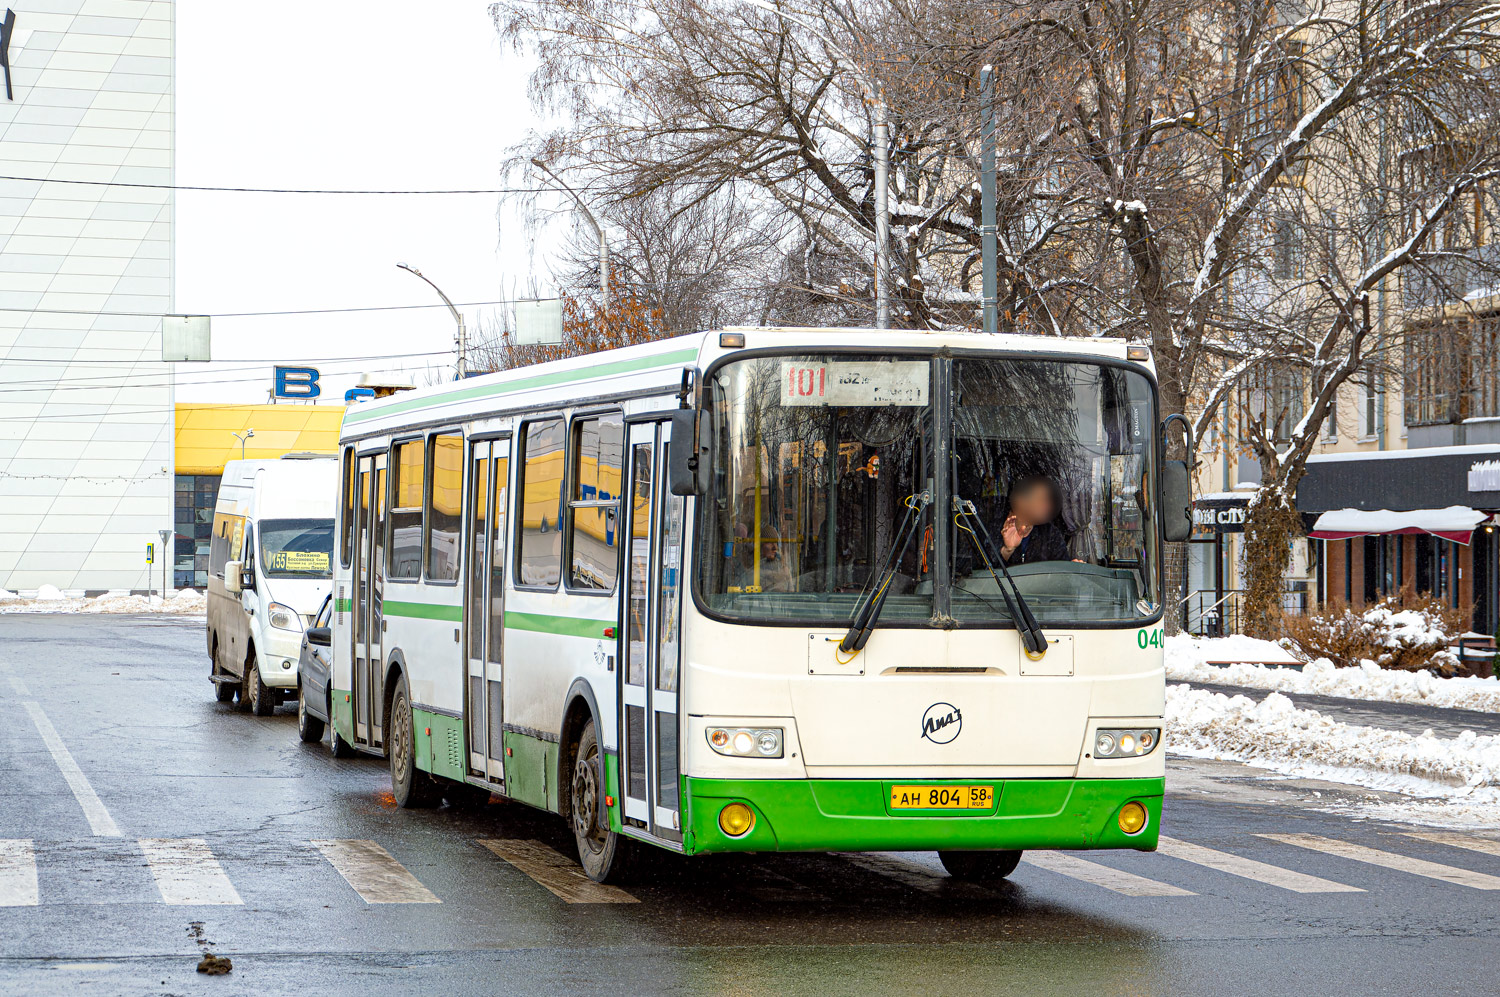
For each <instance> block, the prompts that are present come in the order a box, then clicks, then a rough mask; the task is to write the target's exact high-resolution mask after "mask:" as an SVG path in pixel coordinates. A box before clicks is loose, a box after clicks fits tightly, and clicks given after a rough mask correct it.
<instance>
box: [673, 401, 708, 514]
mask: <svg viewBox="0 0 1500 997" xmlns="http://www.w3.org/2000/svg"><path fill="white" fill-rule="evenodd" d="M695 444H696V445H695ZM708 463H709V462H708V420H707V419H704V420H702V421H701V422H700V420H699V419H698V413H697V411H696V410H694V409H678V410H677V411H676V412H673V413H672V442H671V445H670V446H668V447H667V486H668V487H669V488H670V489H671V490H672V494H673V495H702V494H703V493H704V492H706V491H707V490H708Z"/></svg>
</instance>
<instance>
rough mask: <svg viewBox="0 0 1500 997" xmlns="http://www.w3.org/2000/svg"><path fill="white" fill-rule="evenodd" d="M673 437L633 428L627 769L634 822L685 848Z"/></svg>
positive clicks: (624, 737)
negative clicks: (669, 468)
mask: <svg viewBox="0 0 1500 997" xmlns="http://www.w3.org/2000/svg"><path fill="white" fill-rule="evenodd" d="M669 431H670V430H669V427H668V426H667V425H666V424H665V423H645V424H637V425H633V426H631V427H630V471H629V474H630V489H629V491H628V492H627V496H628V505H627V507H626V509H625V518H626V526H625V530H626V532H625V537H626V548H625V558H626V560H625V565H626V580H625V586H624V593H623V598H622V603H621V608H622V614H623V618H622V619H621V621H620V624H621V625H620V631H621V633H622V635H623V638H624V639H623V641H622V642H621V650H622V658H623V662H622V667H621V669H620V673H619V674H620V710H621V717H620V759H621V766H620V767H621V777H622V786H621V795H622V797H623V798H624V803H625V817H626V818H627V820H629V822H630V823H631V824H632V825H634V826H635V827H637V828H640V829H641V830H644V831H646V832H647V833H649V834H650V835H651V836H653V837H656V838H661V839H664V840H667V841H674V842H680V841H681V840H682V830H681V816H680V812H679V800H678V761H677V759H678V751H677V726H678V725H677V672H678V650H677V649H678V632H679V619H680V607H681V604H682V603H681V596H682V592H681V580H682V529H683V500H682V498H680V497H678V496H674V495H671V494H670V493H668V491H667V488H666V481H665V478H666V475H665V474H664V473H663V472H664V468H665V467H666V447H667V446H668V438H667V437H668V433H669Z"/></svg>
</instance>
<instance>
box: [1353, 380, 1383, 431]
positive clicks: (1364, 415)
mask: <svg viewBox="0 0 1500 997" xmlns="http://www.w3.org/2000/svg"><path fill="white" fill-rule="evenodd" d="M1357 387H1358V390H1359V435H1360V438H1361V439H1370V438H1372V437H1374V436H1375V434H1376V433H1377V432H1379V429H1380V405H1379V402H1380V375H1379V374H1377V373H1376V372H1375V371H1373V370H1369V369H1366V370H1365V371H1364V372H1363V373H1362V374H1360V376H1359V377H1358V378H1357Z"/></svg>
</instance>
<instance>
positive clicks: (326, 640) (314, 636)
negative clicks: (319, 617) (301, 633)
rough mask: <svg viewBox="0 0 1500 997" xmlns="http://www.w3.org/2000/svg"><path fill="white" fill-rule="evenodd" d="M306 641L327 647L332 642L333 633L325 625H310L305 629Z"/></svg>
mask: <svg viewBox="0 0 1500 997" xmlns="http://www.w3.org/2000/svg"><path fill="white" fill-rule="evenodd" d="M307 642H308V643H309V644H316V645H317V646H318V647H329V646H331V645H332V644H333V635H332V634H331V633H330V632H329V630H328V628H327V627H310V628H309V629H308V631H307Z"/></svg>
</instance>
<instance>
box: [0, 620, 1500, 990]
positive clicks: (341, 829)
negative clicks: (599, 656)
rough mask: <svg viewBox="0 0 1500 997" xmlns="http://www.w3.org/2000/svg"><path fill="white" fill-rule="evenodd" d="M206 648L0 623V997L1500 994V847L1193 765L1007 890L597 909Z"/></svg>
mask: <svg viewBox="0 0 1500 997" xmlns="http://www.w3.org/2000/svg"><path fill="white" fill-rule="evenodd" d="M201 628H202V623H201V621H197V620H191V619H170V618H161V617H158V618H147V617H128V616H125V617H119V616H117V617H106V616H72V617H58V616H46V615H14V616H3V617H0V666H3V667H0V767H3V769H4V770H5V772H6V778H5V779H4V780H0V993H25V994H51V993H63V994H68V995H70V997H79V995H86V994H111V995H114V994H164V993H175V994H186V993H205V992H210V991H212V992H215V993H220V992H222V993H226V994H228V993H254V994H280V993H289V994H291V993H295V994H304V993H319V994H323V993H332V994H338V993H350V994H358V995H360V997H368V995H377V994H388V993H389V994H397V993H400V994H406V993H418V992H424V993H426V992H431V993H443V994H470V993H472V994H489V993H495V992H516V993H557V994H576V993H601V994H602V993H610V994H618V993H641V994H655V993H680V994H697V993H714V994H723V993H726V992H728V993H737V994H761V993H785V994H817V995H819V997H827V995H839V994H860V995H865V994H908V993H916V992H942V993H988V992H1007V993H1026V994H1052V993H1056V994H1070V995H1071V994H1080V993H1130V994H1173V993H1181V994H1208V995H1217V994H1243V993H1255V994H1257V995H1266V994H1283V993H1285V994H1293V993H1296V994H1302V993H1334V992H1340V993H1341V992H1356V993H1368V994H1380V993H1400V994H1409V993H1412V992H1422V993H1429V992H1430V993H1479V992H1484V991H1485V990H1486V989H1493V986H1494V983H1493V964H1494V959H1493V955H1492V953H1493V951H1494V947H1495V942H1496V939H1497V933H1500V903H1497V902H1496V900H1497V896H1500V890H1497V887H1500V854H1497V853H1500V840H1497V838H1494V837H1487V836H1481V835H1476V834H1474V833H1471V832H1459V833H1454V832H1449V831H1442V830H1438V829H1435V828H1433V827H1430V826H1421V825H1416V824H1409V823H1397V822H1393V821H1388V820H1376V819H1368V817H1367V816H1362V814H1363V813H1364V812H1363V811H1360V810H1358V808H1359V807H1363V806H1369V805H1376V804H1380V803H1384V802H1389V801H1390V800H1391V799H1392V797H1391V796H1390V794H1386V793H1380V792H1374V791H1367V790H1355V789H1350V788H1348V787H1341V786H1337V785H1333V784H1330V783H1326V782H1319V781H1316V780H1309V779H1298V778H1271V779H1267V778H1266V777H1265V775H1266V774H1265V773H1264V772H1258V771H1255V770H1253V769H1250V768H1248V767H1246V766H1244V765H1241V764H1237V763H1233V762H1218V761H1207V760H1198V759H1181V758H1178V759H1173V760H1172V762H1171V767H1170V770H1169V778H1168V794H1169V798H1168V801H1167V806H1166V813H1165V816H1164V826H1163V832H1164V834H1165V835H1166V838H1167V840H1166V842H1165V843H1164V846H1163V848H1162V850H1161V851H1160V852H1158V853H1156V854H1141V853H1115V852H1072V853H1036V854H1032V855H1029V856H1028V861H1026V862H1024V863H1023V864H1022V866H1021V867H1020V869H1019V870H1018V871H1017V872H1016V873H1015V875H1014V878H1013V880H1012V881H1010V882H1008V883H1005V884H1001V885H997V886H994V887H988V888H987V887H979V886H975V885H969V884H960V883H956V882H953V881H952V880H950V879H949V878H948V877H946V876H945V875H944V874H943V872H942V870H941V867H940V866H939V865H938V864H937V862H936V859H935V857H934V856H933V855H930V854H909V855H907V854H901V855H898V854H882V855H789V856H770V855H768V856H746V857H739V858H731V859H727V860H723V861H716V860H713V859H699V860H693V861H691V862H675V863H674V862H664V863H662V864H661V865H660V866H659V867H657V869H656V870H655V872H654V874H653V875H651V876H649V877H647V878H646V879H644V880H643V881H642V882H641V883H639V884H632V885H629V886H628V887H627V888H625V889H623V890H619V891H616V892H610V891H609V890H603V891H591V890H589V889H587V888H586V887H583V886H581V885H580V884H579V883H578V882H577V880H576V878H572V877H570V876H569V875H568V870H569V869H570V868H571V865H570V863H568V862H566V861H564V860H563V858H562V857H563V856H566V855H567V854H568V853H569V852H570V849H571V843H570V842H569V841H568V840H567V839H566V837H565V832H564V829H563V827H562V826H561V824H560V823H559V822H558V821H557V820H556V819H555V818H552V817H547V816H545V815H539V814H537V813H535V812H533V811H530V810H527V809H526V808H523V807H515V806H506V805H499V804H491V805H490V806H487V807H483V808H480V809H473V810H455V809H453V808H448V807H444V808H440V809H437V810H432V811H399V810H396V809H395V808H394V807H393V805H392V803H391V800H390V797H389V792H388V790H389V779H388V776H387V774H386V771H385V769H384V766H383V765H382V764H381V763H380V762H378V761H374V760H353V761H335V760H333V759H331V758H330V757H329V756H328V752H327V748H326V746H325V745H303V744H301V743H299V742H298V741H297V739H296V737H295V733H294V723H295V720H294V717H293V716H292V715H291V713H290V711H289V710H282V711H281V712H279V713H278V714H277V715H276V716H275V717H272V718H268V719H258V718H255V717H253V716H249V715H246V714H242V713H236V712H233V711H232V710H231V709H230V708H228V707H224V706H221V705H219V704H217V703H215V702H213V699H212V695H211V691H210V688H209V685H208V682H207V681H206V678H205V676H206V674H207V662H206V658H205V655H204V652H203V639H202V629H201ZM39 718H42V719H39ZM49 727H50V730H51V732H52V734H55V738H53V737H51V736H48V735H47V733H46V732H47V729H48V728H49ZM65 758H66V759H71V763H72V764H71V765H69V764H67V763H66V762H65V761H64V759H65ZM209 943H212V944H211V945H210V944H209ZM204 947H211V948H212V949H213V950H214V951H215V952H218V953H221V954H223V955H227V956H229V957H230V958H231V959H232V960H233V966H234V968H233V972H232V973H231V974H230V975H229V976H228V977H225V978H220V979H212V980H210V979H205V978H203V977H200V976H198V975H197V974H196V973H195V972H194V967H195V965H196V964H197V962H198V959H199V958H200V953H201V950H202V949H203V948H204Z"/></svg>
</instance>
